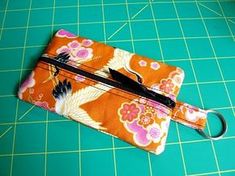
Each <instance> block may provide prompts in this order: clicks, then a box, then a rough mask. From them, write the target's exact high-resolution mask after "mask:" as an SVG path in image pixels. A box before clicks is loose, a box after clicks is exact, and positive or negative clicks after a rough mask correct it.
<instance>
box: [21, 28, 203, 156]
mask: <svg viewBox="0 0 235 176" xmlns="http://www.w3.org/2000/svg"><path fill="white" fill-rule="evenodd" d="M60 53H67V54H68V55H69V59H68V61H66V64H69V65H71V66H73V67H75V68H80V69H82V70H85V71H87V72H90V73H93V74H96V75H99V76H102V77H104V78H107V79H112V78H111V77H110V74H109V70H108V68H112V69H114V70H117V71H119V72H121V73H123V74H125V75H126V76H128V77H130V78H131V79H133V80H136V78H137V76H136V75H138V76H139V77H141V79H142V83H143V84H144V85H145V86H146V87H147V88H148V89H151V90H152V91H155V92H157V93H159V94H162V95H164V96H167V97H170V98H171V99H172V100H174V101H176V97H177V95H178V93H179V90H180V87H181V84H182V81H183V78H184V73H183V71H182V70H181V69H180V68H178V67H175V66H170V65H167V64H164V63H161V62H157V61H154V60H151V59H149V58H146V57H143V56H139V55H136V54H133V53H129V52H127V51H124V50H121V49H118V48H113V47H111V46H107V45H105V44H102V43H99V42H95V41H92V40H89V39H85V38H83V37H77V36H75V35H73V34H71V33H69V32H67V31H65V30H60V31H58V32H57V33H56V35H55V36H54V37H53V39H52V40H51V42H50V44H49V45H48V47H47V49H46V50H45V52H44V54H43V56H45V57H50V58H51V59H55V56H57V55H58V54H60ZM18 96H19V98H20V99H22V100H24V101H28V102H30V103H33V104H35V105H37V106H40V107H43V108H45V109H47V110H50V111H53V112H56V113H58V114H61V115H63V116H65V117H67V118H69V119H72V120H75V121H78V122H81V123H83V124H85V125H87V126H90V127H93V128H95V129H98V130H100V131H102V132H104V133H108V134H110V135H113V136H115V137H118V138H120V139H123V140H124V141H126V142H128V143H130V144H132V145H135V146H138V147H139V148H142V149H144V150H147V151H150V152H153V153H155V154H159V153H161V152H162V151H163V150H164V146H165V141H166V137H167V133H168V127H169V123H170V119H171V118H172V119H173V120H175V121H178V122H180V123H183V124H186V125H188V126H192V127H194V128H199V129H201V128H203V127H204V126H205V122H206V121H205V119H206V118H197V120H196V121H195V119H190V118H189V117H188V114H189V113H190V112H191V111H190V110H192V109H193V110H194V111H198V110H197V109H196V108H189V107H191V106H189V105H187V104H184V103H180V102H177V103H176V107H175V108H174V109H173V110H172V109H170V108H168V107H166V106H164V105H162V104H160V103H158V102H156V101H153V100H149V99H147V98H143V97H140V96H138V95H135V94H133V93H129V92H126V91H123V90H120V89H118V88H115V87H111V86H109V85H105V84H104V83H100V82H97V81H95V80H91V79H89V78H85V77H83V76H81V75H78V74H75V73H72V72H70V71H68V70H64V69H61V68H56V67H55V66H54V65H51V64H48V63H46V62H43V61H39V62H38V63H37V65H36V67H35V69H34V70H33V71H32V73H31V74H30V75H29V77H28V78H27V79H26V80H25V81H24V82H23V84H22V85H21V87H20V89H19V92H18ZM204 115H205V116H206V114H204ZM205 116H203V117H205Z"/></svg>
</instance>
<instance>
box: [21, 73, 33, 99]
mask: <svg viewBox="0 0 235 176" xmlns="http://www.w3.org/2000/svg"><path fill="white" fill-rule="evenodd" d="M34 85H35V79H34V71H32V72H31V74H30V75H29V77H28V78H27V79H26V80H25V81H24V82H23V83H22V84H21V86H20V89H19V92H18V96H19V98H20V99H22V96H23V93H24V92H25V91H26V90H27V89H28V88H31V87H33V86H34Z"/></svg>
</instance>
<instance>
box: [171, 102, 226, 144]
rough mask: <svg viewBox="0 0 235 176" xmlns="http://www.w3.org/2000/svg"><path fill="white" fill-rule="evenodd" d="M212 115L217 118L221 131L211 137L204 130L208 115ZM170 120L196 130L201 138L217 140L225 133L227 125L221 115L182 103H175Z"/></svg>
mask: <svg viewBox="0 0 235 176" xmlns="http://www.w3.org/2000/svg"><path fill="white" fill-rule="evenodd" d="M209 113H212V114H214V117H217V118H219V120H220V122H221V124H222V129H221V131H220V133H219V134H217V135H211V134H206V133H205V131H204V129H205V127H206V123H207V117H208V114H209ZM171 118H172V120H174V121H176V122H179V123H181V124H184V125H186V126H188V127H191V128H194V129H196V130H197V131H198V132H199V133H200V134H201V135H202V136H203V137H205V138H208V139H212V140H218V139H220V138H222V137H223V136H224V134H225V133H226V132H227V128H228V126H227V123H226V121H225V119H224V117H223V115H222V114H220V113H219V112H217V111H214V110H203V109H200V108H197V107H195V106H192V105H189V104H187V103H183V102H179V101H178V102H176V106H175V108H174V109H173V113H172V117H171Z"/></svg>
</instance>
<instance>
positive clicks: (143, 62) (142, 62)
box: [139, 60, 147, 67]
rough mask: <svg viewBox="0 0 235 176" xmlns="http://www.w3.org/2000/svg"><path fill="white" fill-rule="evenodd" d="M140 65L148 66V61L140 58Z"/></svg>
mask: <svg viewBox="0 0 235 176" xmlns="http://www.w3.org/2000/svg"><path fill="white" fill-rule="evenodd" d="M139 65H140V66H141V67H146V66H147V62H146V61H144V60H140V61H139Z"/></svg>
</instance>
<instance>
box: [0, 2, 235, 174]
mask: <svg viewBox="0 0 235 176" xmlns="http://www.w3.org/2000/svg"><path fill="white" fill-rule="evenodd" d="M60 28H64V29H67V30H69V31H71V32H73V33H75V34H80V35H81V36H86V37H88V38H91V39H94V40H97V41H101V42H104V43H105V42H106V43H107V44H110V45H113V46H116V47H120V48H123V49H125V50H129V51H131V52H136V53H138V54H141V55H145V56H148V57H151V58H156V59H157V60H161V61H163V62H166V63H170V64H173V65H176V66H180V67H182V68H183V69H184V70H185V74H186V78H185V82H184V84H183V87H182V90H181V93H180V96H179V99H180V100H182V101H187V102H189V103H191V104H194V105H197V106H199V107H204V108H213V109H216V110H218V111H220V112H221V113H223V114H224V116H225V118H226V121H227V122H228V126H229V128H228V132H227V134H226V136H225V137H224V138H223V139H221V140H219V141H210V140H207V139H203V138H202V137H201V136H199V135H198V134H197V133H196V132H195V131H194V130H192V129H190V128H187V127H184V126H182V125H178V124H176V123H175V122H172V123H171V126H170V130H169V136H168V139H167V145H166V149H165V152H164V153H163V154H161V155H159V156H155V155H153V154H149V153H147V152H145V151H142V150H139V149H136V148H135V147H133V146H130V145H128V144H126V143H125V142H122V141H120V140H117V139H113V138H112V137H110V136H107V135H105V134H102V133H99V132H97V131H95V130H92V129H90V128H87V127H85V126H83V125H80V124H78V123H75V122H71V121H68V120H66V119H64V118H63V117H61V116H58V115H56V114H53V113H50V112H47V111H45V110H43V109H40V108H37V107H34V106H32V105H31V104H27V103H25V102H22V101H19V100H18V99H17V98H16V89H17V87H18V84H19V82H20V81H21V80H22V79H23V78H24V77H25V75H27V74H28V73H29V72H30V71H31V69H32V68H33V66H34V64H35V62H36V60H37V58H38V57H39V56H40V53H41V52H42V51H43V49H44V48H45V46H46V45H47V42H48V41H49V39H50V37H51V36H52V34H53V33H54V32H55V31H56V30H58V29H60ZM234 35H235V1H233V0H226V1H225V0H221V1H217V0H198V1H197V0H196V1H187V0H181V1H180V0H179V1H178V0H177V1H169V0H164V1H163V0H161V1H156V2H155V1H147V0H146V1H144V0H127V1H125V0H92V1H87V0H66V1H62V0H22V1H16V0H1V1H0V39H1V40H0V60H1V64H0V175H1V176H8V175H20V176H21V175H22V176H28V175H30V176H31V175H35V176H37V175H38V176H39V175H40V176H41V175H51V176H52V175H57V176H59V175H66V176H70V175H85V176H89V175H92V176H95V175H100V176H111V175H115V176H116V175H120V176H123V175H127V176H132V175H135V176H145V175H150V176H152V175H153V176H155V175H156V176H165V175H166V176H168V175H177V176H178V175H179V176H180V175H213V176H218V175H223V176H228V175H230V176H231V175H235V159H234V156H235V117H234V111H235V71H234V69H235V36H234ZM218 128H219V125H218V121H212V120H210V124H209V128H208V129H207V131H209V132H218V130H219V129H218Z"/></svg>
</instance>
